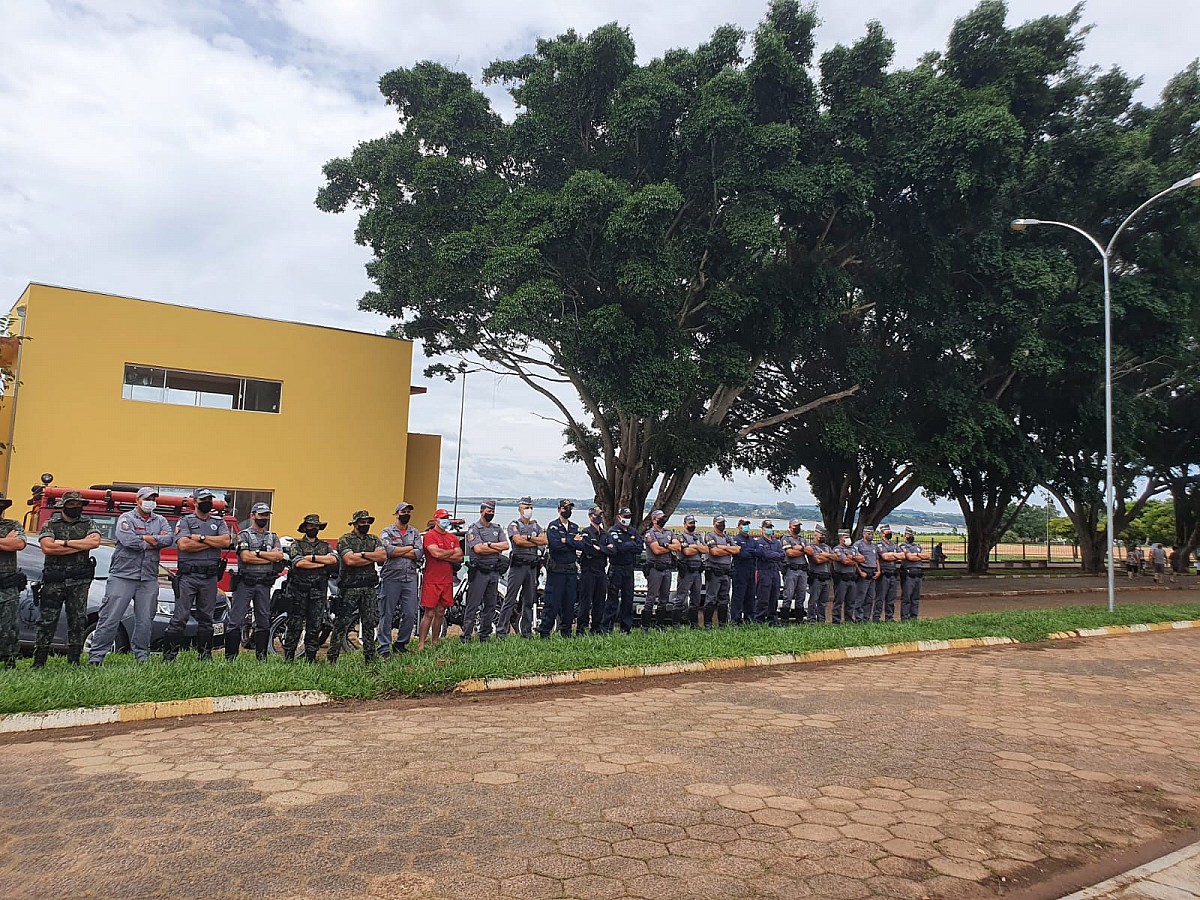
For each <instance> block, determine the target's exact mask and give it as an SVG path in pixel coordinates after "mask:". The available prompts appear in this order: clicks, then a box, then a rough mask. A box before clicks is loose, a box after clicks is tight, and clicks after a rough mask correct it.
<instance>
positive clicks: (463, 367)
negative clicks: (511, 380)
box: [453, 362, 483, 519]
mask: <svg viewBox="0 0 1200 900" xmlns="http://www.w3.org/2000/svg"><path fill="white" fill-rule="evenodd" d="M482 371H483V370H482V369H468V368H467V364H466V363H465V362H460V363H459V364H458V374H459V377H460V378H462V394H461V395H460V397H459V401H458V453H457V459H456V460H455V461H454V513H453V515H454V518H456V519H457V518H458V476H459V473H460V472H461V471H462V438H463V413H464V412H465V410H466V408H467V376H468V375H470V374H471V373H473V372H482Z"/></svg>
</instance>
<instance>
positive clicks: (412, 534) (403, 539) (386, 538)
mask: <svg viewBox="0 0 1200 900" xmlns="http://www.w3.org/2000/svg"><path fill="white" fill-rule="evenodd" d="M379 543H381V544H383V549H384V550H386V551H387V553H388V559H387V562H385V563H384V564H383V565H382V566H381V567H380V569H379V578H380V580H381V581H403V580H404V579H405V578H411V577H412V576H413V575H415V574H416V573H417V567H418V566H419V565H420V563H421V560H423V559H424V558H425V546H424V544H423V543H422V542H421V532H419V531H417V529H415V528H413V527H412V526H411V525H409V526H408V527H407V528H405V529H404V531H401V530H400V526H399V525H398V524H397V525H389V526H388V527H387V528H385V529H383V531H382V532H381V533H380V535H379ZM394 547H412V548H413V549H414V550H416V552H417V553H416V556H415V557H414V558H413V559H409V558H408V557H407V556H397V557H395V558H393V557H392V555H391V554H392V548H394Z"/></svg>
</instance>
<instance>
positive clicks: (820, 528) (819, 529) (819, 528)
mask: <svg viewBox="0 0 1200 900" xmlns="http://www.w3.org/2000/svg"><path fill="white" fill-rule="evenodd" d="M813 534H828V532H827V531H826V530H825V526H824V525H814V526H813Z"/></svg>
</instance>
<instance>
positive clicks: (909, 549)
mask: <svg viewBox="0 0 1200 900" xmlns="http://www.w3.org/2000/svg"><path fill="white" fill-rule="evenodd" d="M900 552H901V553H912V554H917V553H920V552H921V545H920V544H918V543H917V542H916V541H905V542H904V543H902V544H901V545H900ZM901 565H903V566H904V568H905V569H912V570H914V571H917V572H919V571H921V569H922V568H924V566H925V563H924V561H916V560H907V561H905V562H904V563H902V564H901Z"/></svg>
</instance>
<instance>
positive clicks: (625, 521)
mask: <svg viewBox="0 0 1200 900" xmlns="http://www.w3.org/2000/svg"><path fill="white" fill-rule="evenodd" d="M617 521H618V522H620V523H621V524H622V525H628V524H629V516H618V517H617Z"/></svg>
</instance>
